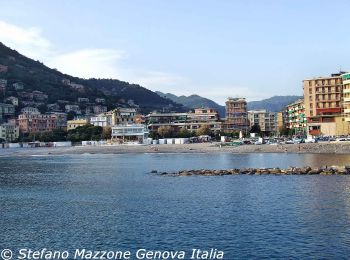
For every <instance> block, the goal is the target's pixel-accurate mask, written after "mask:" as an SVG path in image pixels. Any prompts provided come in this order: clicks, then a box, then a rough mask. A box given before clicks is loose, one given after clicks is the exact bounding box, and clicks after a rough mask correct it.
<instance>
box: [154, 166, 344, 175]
mask: <svg viewBox="0 0 350 260" xmlns="http://www.w3.org/2000/svg"><path fill="white" fill-rule="evenodd" d="M152 173H153V174H159V175H165V176H192V175H198V176H223V175H238V174H246V175H350V166H345V167H338V166H331V167H328V166H326V167H320V168H311V167H308V166H307V167H302V168H298V167H289V168H286V169H280V168H242V169H227V170H208V169H201V170H183V171H178V172H158V171H156V170H153V171H152Z"/></svg>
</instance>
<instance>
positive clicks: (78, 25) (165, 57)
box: [0, 0, 350, 104]
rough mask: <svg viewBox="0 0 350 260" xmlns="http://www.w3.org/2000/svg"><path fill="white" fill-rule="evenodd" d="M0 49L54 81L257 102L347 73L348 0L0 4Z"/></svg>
mask: <svg viewBox="0 0 350 260" xmlns="http://www.w3.org/2000/svg"><path fill="white" fill-rule="evenodd" d="M0 4H1V8H0V41H2V42H3V43H4V44H6V45H8V46H9V47H11V48H15V49H17V50H18V51H20V52H22V53H23V54H25V55H27V56H29V57H31V58H34V59H37V60H41V61H43V62H44V63H45V64H47V65H49V66H50V67H54V68H57V69H59V70H61V71H62V72H65V73H68V74H71V75H74V76H81V77H85V78H89V77H97V78H103V77H107V78H118V79H120V80H125V81H129V82H133V83H139V84H141V85H142V86H145V87H147V88H149V89H151V90H160V91H163V92H171V93H174V94H177V95H180V94H184V95H189V94H193V93H196V94H199V95H202V96H205V97H208V98H211V99H213V100H215V101H217V102H218V103H220V104H223V103H224V101H225V99H226V98H227V97H228V96H232V97H247V98H248V100H259V99H263V98H266V97H270V96H273V95H289V94H297V95H301V94H302V80H303V79H305V78H309V77H313V76H321V75H328V74H330V73H333V72H336V71H338V70H339V69H340V68H341V69H342V70H350V33H349V30H350V28H349V26H348V25H349V19H348V17H349V14H350V12H349V10H347V9H348V7H349V2H348V1H337V0H335V1H321V0H320V1H312V0H309V1H305V0H304V1H301V0H289V1H287V0H285V1H283V0H275V1H268V0H267V1H257V0H256V1H249V0H245V1H233V0H231V1H229V0H227V1H224V0H216V1H215V0H212V1H205V0H202V1H200V0H198V1H195V0H183V1H181V0H177V1H165V0H143V1H141V0H129V1H127V0H125V1H118V0H113V1H107V0H104V1H98V0H75V1H73V0H71V1H67V0H60V1H58V0H56V1H54V0H52V1H48V0H45V1H41V0H23V1H17V0H0Z"/></svg>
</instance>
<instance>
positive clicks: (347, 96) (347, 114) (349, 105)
mask: <svg viewBox="0 0 350 260" xmlns="http://www.w3.org/2000/svg"><path fill="white" fill-rule="evenodd" d="M342 81H343V111H342V112H343V118H344V121H345V122H347V123H348V124H350V73H345V74H343V75H342Z"/></svg>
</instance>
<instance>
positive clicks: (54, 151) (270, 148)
mask: <svg viewBox="0 0 350 260" xmlns="http://www.w3.org/2000/svg"><path fill="white" fill-rule="evenodd" d="M142 153H152V154H153V153H154V154H157V153H158V154H171V153H232V154H245V153H297V154H349V155H350V142H332V143H304V144H284V145H267V144H263V145H240V146H222V147H220V143H195V144H172V145H114V146H113V145H106V146H72V147H39V148H4V149H0V157H9V156H32V155H37V156H40V155H74V154H142Z"/></svg>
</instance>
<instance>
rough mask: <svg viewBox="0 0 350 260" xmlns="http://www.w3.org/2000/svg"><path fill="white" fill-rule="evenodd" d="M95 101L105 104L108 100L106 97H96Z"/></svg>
mask: <svg viewBox="0 0 350 260" xmlns="http://www.w3.org/2000/svg"><path fill="white" fill-rule="evenodd" d="M95 102H96V103H100V104H104V103H105V102H106V100H105V99H104V98H96V99H95Z"/></svg>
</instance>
